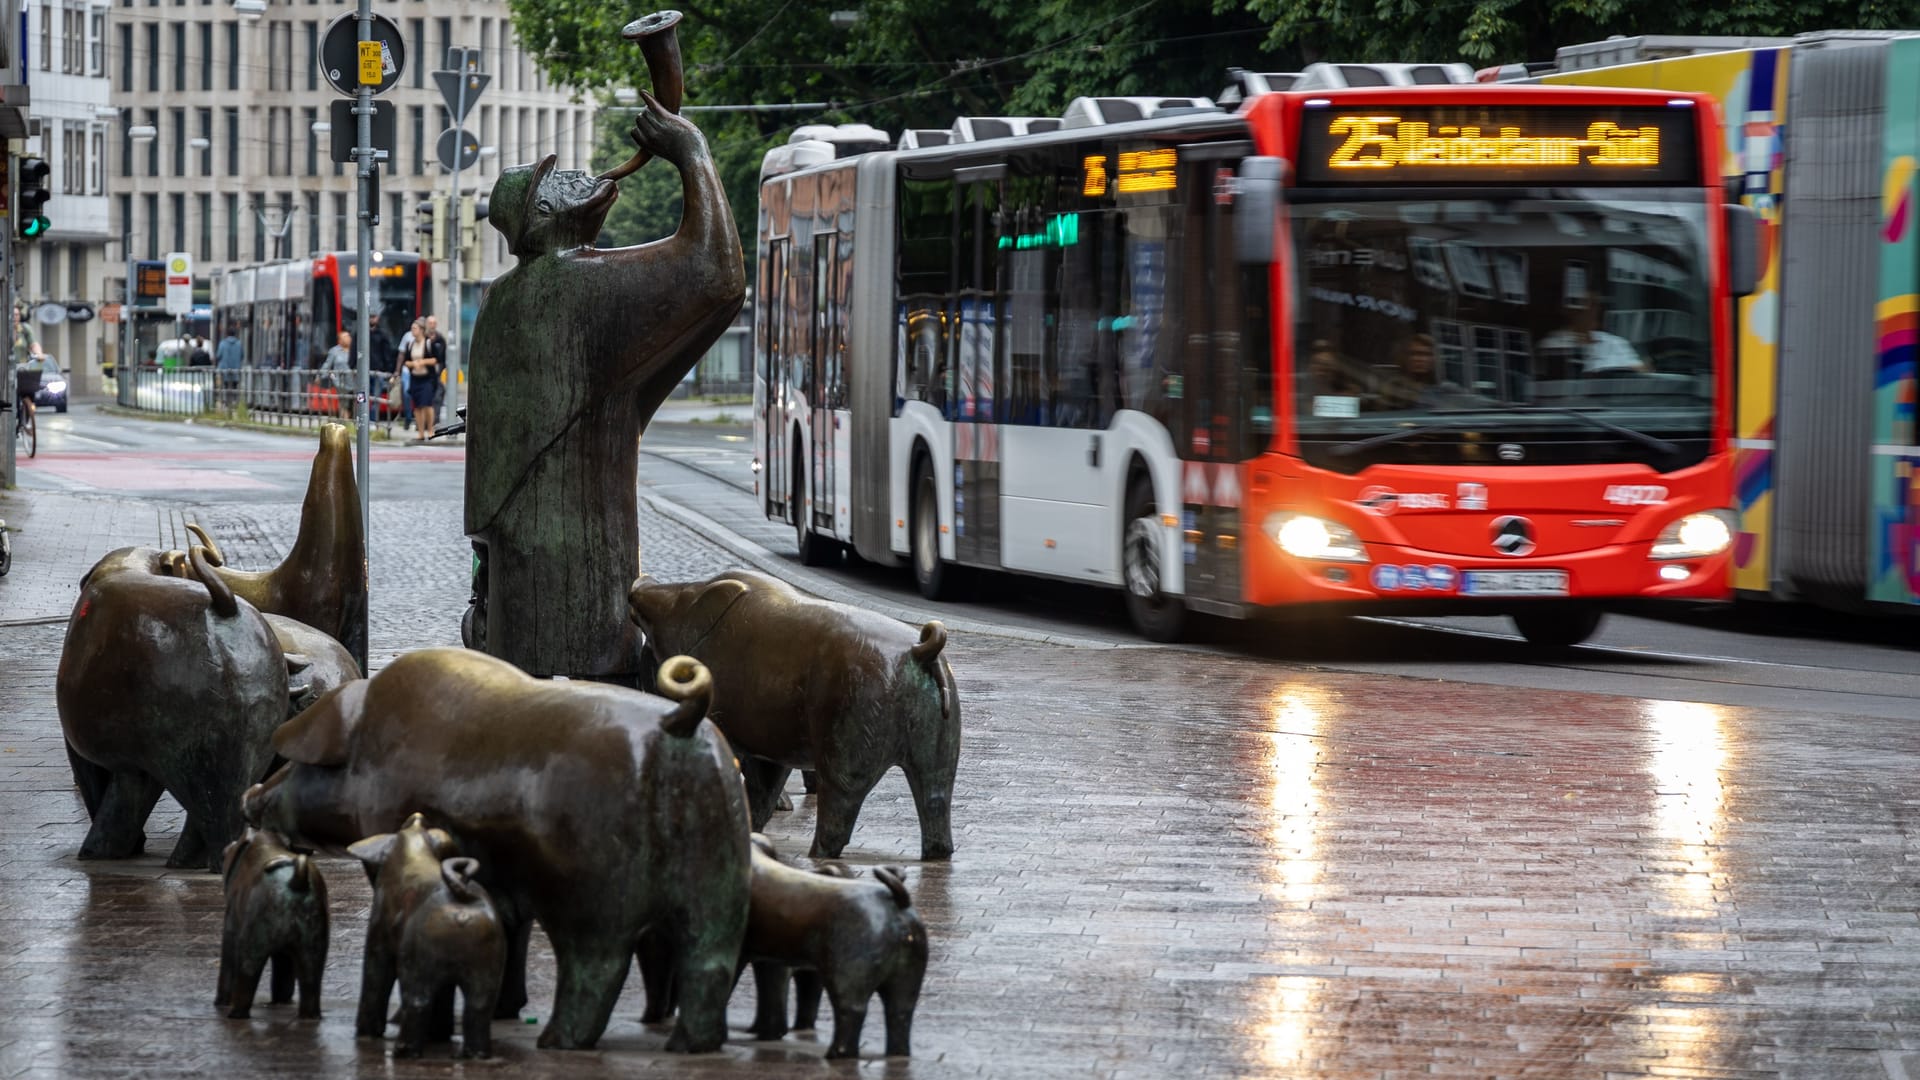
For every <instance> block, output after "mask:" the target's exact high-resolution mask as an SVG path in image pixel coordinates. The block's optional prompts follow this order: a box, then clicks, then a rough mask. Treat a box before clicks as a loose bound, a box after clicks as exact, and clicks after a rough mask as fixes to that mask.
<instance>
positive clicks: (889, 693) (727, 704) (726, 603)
mask: <svg viewBox="0 0 1920 1080" xmlns="http://www.w3.org/2000/svg"><path fill="white" fill-rule="evenodd" d="M627 604H628V610H629V614H630V615H631V616H632V618H633V621H634V622H635V623H636V624H637V625H638V626H639V627H640V629H641V630H642V631H643V632H644V633H645V634H646V635H647V638H648V641H649V648H651V649H653V650H654V651H655V652H656V654H673V653H679V654H685V655H688V656H692V657H693V658H695V659H697V660H699V661H700V662H701V663H703V664H705V665H707V667H708V669H709V670H711V671H712V672H713V679H714V705H713V719H714V722H715V723H717V724H719V725H720V728H721V730H722V731H725V732H726V734H727V738H728V739H730V740H731V741H732V743H733V745H734V747H735V748H736V749H737V750H739V751H740V755H741V762H740V764H741V768H742V771H743V772H744V773H745V774H746V784H747V798H748V802H749V804H750V806H751V807H752V810H753V827H754V828H755V829H761V828H764V827H765V826H766V824H767V819H768V818H770V817H771V816H772V814H773V808H774V803H775V800H776V799H777V798H778V797H779V795H780V793H781V789H782V787H783V786H784V785H785V783H786V778H787V776H788V775H789V774H790V773H791V771H792V770H794V769H811V770H813V771H814V772H815V773H816V774H817V780H816V786H817V788H818V796H819V817H818V818H817V819H816V820H815V822H814V833H813V850H812V852H811V854H812V855H813V857H815V858H828V859H831V858H838V857H839V855H840V852H841V850H842V849H843V848H845V847H846V845H847V841H848V839H849V838H850V837H851V836H852V835H853V823H854V819H855V818H857V817H858V816H859V814H860V806H861V804H862V803H863V802H865V801H866V798H867V794H868V793H869V792H871V791H872V790H873V787H874V785H875V784H877V783H879V782H880V777H881V776H882V775H883V774H885V773H886V771H887V770H888V769H889V768H891V767H893V766H895V765H898V766H899V767H900V771H902V772H904V773H906V776H907V784H908V786H909V787H910V788H911V789H912V791H913V805H914V809H915V811H916V812H917V813H918V815H919V818H920V856H921V858H924V859H944V858H946V857H947V856H949V855H951V854H953V819H952V803H953V778H954V772H955V770H956V768H957V767H958V765H959V761H960V696H959V693H958V692H957V691H956V690H955V688H954V683H953V670H952V669H951V668H950V667H948V665H947V662H946V660H945V659H944V658H943V657H941V655H940V651H941V649H942V648H943V647H944V646H945V645H946V641H947V633H946V629H945V628H944V627H942V626H941V625H940V624H939V623H938V622H930V623H928V624H926V625H925V626H923V627H921V628H920V632H919V637H918V639H917V640H916V639H915V636H914V631H913V628H912V627H909V626H908V625H906V624H905V623H902V622H899V621H897V620H894V619H889V618H887V617H886V616H884V615H879V614H876V613H874V612H871V611H867V610H864V609H862V608H857V607H853V606H851V605H848V604H835V603H830V602H827V601H824V600H816V599H813V598H811V597H808V596H805V595H802V594H801V593H800V592H799V591H798V590H796V589H794V588H793V587H792V586H790V585H788V584H787V583H786V582H784V581H780V580H778V579H776V578H771V577H768V576H767V575H765V574H756V573H753V572H751V571H746V570H733V571H729V572H727V573H724V574H719V575H717V576H715V577H713V578H711V579H709V580H707V581H700V582H689V583H685V584H678V585H670V584H665V583H662V582H657V581H655V580H654V579H653V578H651V577H649V576H646V575H644V574H643V575H641V577H640V578H639V580H637V581H635V582H634V584H633V588H632V589H631V590H630V591H629V592H628V596H627Z"/></svg>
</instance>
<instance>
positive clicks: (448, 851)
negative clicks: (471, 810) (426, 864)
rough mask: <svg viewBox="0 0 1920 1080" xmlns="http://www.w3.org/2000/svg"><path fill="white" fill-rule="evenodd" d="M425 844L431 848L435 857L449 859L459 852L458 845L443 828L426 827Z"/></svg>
mask: <svg viewBox="0 0 1920 1080" xmlns="http://www.w3.org/2000/svg"><path fill="white" fill-rule="evenodd" d="M427 846H428V847H430V848H432V849H433V857H434V858H436V859H451V858H453V857H455V856H457V855H459V854H460V845H459V844H458V843H456V842H455V841H454V839H453V835H452V834H451V833H449V832H447V830H445V829H428V830H427Z"/></svg>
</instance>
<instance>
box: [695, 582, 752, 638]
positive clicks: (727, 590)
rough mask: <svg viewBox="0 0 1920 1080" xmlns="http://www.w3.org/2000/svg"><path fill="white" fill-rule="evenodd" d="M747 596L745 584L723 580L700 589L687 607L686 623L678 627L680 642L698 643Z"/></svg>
mask: <svg viewBox="0 0 1920 1080" xmlns="http://www.w3.org/2000/svg"><path fill="white" fill-rule="evenodd" d="M745 595H747V583H746V582H744V581H734V580H731V579H724V580H721V581H716V582H714V583H712V584H711V585H708V586H706V587H705V588H703V589H701V590H700V592H699V594H698V595H696V596H695V597H694V598H693V602H692V603H690V604H688V605H687V615H686V622H685V624H684V625H682V626H680V627H679V630H680V634H679V637H680V640H682V641H699V640H700V639H701V638H703V637H706V636H707V635H708V634H709V633H711V632H712V631H713V628H714V627H715V626H717V625H719V623H720V620H721V618H722V617H723V616H725V615H726V613H727V611H728V609H730V608H732V607H733V605H734V604H737V603H739V602H740V598H741V597H743V596H745Z"/></svg>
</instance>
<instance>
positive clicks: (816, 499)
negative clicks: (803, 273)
mask: <svg viewBox="0 0 1920 1080" xmlns="http://www.w3.org/2000/svg"><path fill="white" fill-rule="evenodd" d="M838 239H839V237H838V236H837V235H836V234H834V233H815V234H814V237H813V312H812V318H811V319H809V320H808V323H809V327H810V330H811V335H810V340H809V342H808V345H809V348H808V353H809V357H810V359H811V361H812V364H813V373H812V376H813V377H812V379H811V384H812V390H813V393H811V394H809V395H808V397H807V408H808V409H809V410H810V416H809V419H810V421H811V423H812V428H813V441H812V446H811V447H810V452H809V454H808V458H809V466H808V468H807V476H806V483H807V495H808V497H809V498H811V499H812V500H813V519H812V520H811V521H810V522H809V524H811V525H812V526H813V527H814V528H815V529H817V530H819V531H820V532H824V533H827V534H829V535H832V534H833V533H834V524H835V518H836V514H835V511H836V510H837V508H838V507H839V505H840V504H839V499H838V498H837V496H836V492H837V490H838V488H837V481H838V479H839V476H838V470H837V469H836V468H835V465H834V458H835V457H836V456H837V455H836V453H835V451H837V450H839V449H840V448H841V443H842V441H843V440H845V439H846V438H847V437H848V435H850V434H851V433H850V432H847V431H842V430H840V427H839V424H838V422H837V421H836V420H835V411H836V410H837V409H841V408H844V407H845V405H844V402H842V401H839V400H836V399H837V398H838V397H842V396H844V395H843V394H841V393H840V391H839V387H838V384H839V383H840V381H841V380H840V367H841V364H840V342H839V341H838V340H836V338H837V336H838V335H837V334H836V332H835V330H836V327H835V319H834V315H835V313H836V312H837V311H838V310H839V307H840V303H841V297H840V296H839V295H838V293H839V288H838V283H839V275H837V274H835V273H834V253H835V250H836V246H837V241H838Z"/></svg>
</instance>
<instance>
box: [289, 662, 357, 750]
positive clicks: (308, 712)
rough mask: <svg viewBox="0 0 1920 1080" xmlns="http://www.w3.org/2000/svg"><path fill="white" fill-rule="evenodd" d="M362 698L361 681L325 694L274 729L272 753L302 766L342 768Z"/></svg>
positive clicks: (355, 681)
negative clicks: (334, 766)
mask: <svg viewBox="0 0 1920 1080" xmlns="http://www.w3.org/2000/svg"><path fill="white" fill-rule="evenodd" d="M366 698H367V680H365V679H355V680H353V681H352V682H350V683H347V684H346V685H344V686H341V687H337V688H335V689H333V690H329V691H327V693H326V694H325V695H323V696H322V697H321V698H320V700H318V701H316V702H314V703H313V704H312V705H310V706H308V707H307V708H306V709H305V710H304V711H303V712H301V713H300V715H299V716H296V717H294V718H293V719H291V720H289V721H287V722H286V723H284V724H281V725H280V726H279V727H278V728H277V729H275V730H274V733H273V749H274V752H275V753H277V754H279V755H280V756H281V757H283V758H286V759H287V760H288V761H297V762H299V763H301V764H302V765H345V764H346V763H347V748H348V744H349V743H350V742H351V741H352V739H353V729H354V727H355V726H356V725H358V724H359V723H360V714H361V713H362V712H363V711H364V709H365V706H366Z"/></svg>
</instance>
